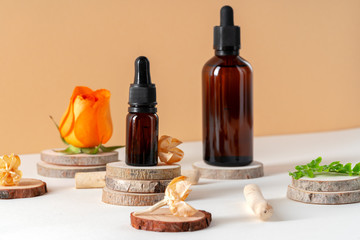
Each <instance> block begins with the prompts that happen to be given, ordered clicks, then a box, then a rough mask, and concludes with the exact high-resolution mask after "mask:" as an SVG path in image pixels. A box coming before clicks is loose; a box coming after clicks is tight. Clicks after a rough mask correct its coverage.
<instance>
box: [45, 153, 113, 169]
mask: <svg viewBox="0 0 360 240" xmlns="http://www.w3.org/2000/svg"><path fill="white" fill-rule="evenodd" d="M118 158H119V153H118V152H116V151H113V152H104V153H98V154H71V155H67V154H63V153H59V152H55V151H54V150H51V149H49V150H44V151H42V152H41V160H42V161H44V162H47V163H50V164H55V165H66V166H100V165H101V166H102V165H106V164H107V163H110V162H117V161H119V160H118Z"/></svg>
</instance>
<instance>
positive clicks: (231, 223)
mask: <svg viewBox="0 0 360 240" xmlns="http://www.w3.org/2000/svg"><path fill="white" fill-rule="evenodd" d="M181 148H182V149H183V150H184V152H185V158H184V159H183V160H182V161H181V165H182V167H183V169H189V168H191V164H192V163H193V162H195V161H199V160H201V159H202V157H201V156H202V146H201V143H200V142H187V143H184V144H182V145H181ZM123 156H124V151H123V150H121V151H120V159H123ZM318 156H322V157H323V162H324V163H329V162H331V161H335V160H340V161H344V162H353V163H355V162H358V161H360V129H351V130H344V131H336V132H325V133H314V134H301V135H284V136H270V137H257V138H255V159H256V160H257V161H261V162H263V163H264V166H265V176H264V177H262V178H258V179H251V180H231V181H227V180H222V181H215V180H205V179H201V180H200V182H199V185H196V186H193V187H192V189H193V191H192V193H191V194H190V196H189V197H188V203H190V204H191V205H192V206H194V207H195V208H197V209H203V210H206V211H208V212H210V213H212V217H213V221H212V223H211V225H210V227H209V228H207V229H204V230H201V231H196V232H187V233H156V232H147V231H141V230H136V229H133V228H132V227H131V226H130V217H129V214H130V212H132V211H135V210H138V209H142V208H143V207H125V206H114V205H109V204H105V203H103V202H101V194H102V190H101V189H75V188H74V185H75V183H74V179H56V178H46V177H42V176H39V175H37V173H36V162H37V161H39V159H40V156H39V154H29V155H22V156H21V159H22V165H21V170H22V171H23V173H24V176H23V177H26V178H38V179H41V180H43V181H45V182H46V183H47V187H48V193H47V194H45V195H43V196H41V197H35V198H28V199H14V200H1V201H0V219H1V220H0V240H12V239H37V240H39V239H54V240H55V239H62V240H64V239H77V240H79V239H88V240H90V239H104V240H110V239H123V240H127V239H129V240H130V239H131V240H134V239H139V240H140V239H141V240H144V239H167V240H169V239H171V240H175V239H185V238H186V239H203V240H205V239H206V240H209V239H224V238H227V239H228V238H232V239H246V240H249V239H342V238H344V239H347V240H348V239H360V231H359V230H358V227H359V224H360V204H348V205H337V206H325V205H310V204H302V203H298V202H294V201H291V200H289V199H287V198H286V189H287V185H288V184H289V183H290V177H289V176H288V174H287V171H288V170H291V169H292V168H293V167H294V166H295V165H298V164H299V163H307V162H309V161H310V160H311V159H314V158H316V157H318ZM248 183H256V184H258V185H259V186H260V187H261V189H262V191H263V194H264V196H265V198H267V199H268V200H269V202H270V203H271V205H272V206H273V207H274V215H273V218H272V219H271V220H270V221H268V222H262V221H260V220H258V219H257V218H256V217H254V216H253V215H252V212H251V210H250V209H249V208H248V207H247V205H246V203H245V200H244V196H243V193H242V191H243V187H244V186H245V185H246V184H248Z"/></svg>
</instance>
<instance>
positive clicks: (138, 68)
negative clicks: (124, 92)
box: [129, 56, 157, 113]
mask: <svg viewBox="0 0 360 240" xmlns="http://www.w3.org/2000/svg"><path fill="white" fill-rule="evenodd" d="M156 104H157V103H156V88H155V84H152V83H151V78H150V63H149V60H148V59H147V58H146V57H142V56H141V57H138V58H137V59H136V60H135V78H134V83H133V84H130V90H129V105H130V107H129V112H138V113H156V107H155V105H156Z"/></svg>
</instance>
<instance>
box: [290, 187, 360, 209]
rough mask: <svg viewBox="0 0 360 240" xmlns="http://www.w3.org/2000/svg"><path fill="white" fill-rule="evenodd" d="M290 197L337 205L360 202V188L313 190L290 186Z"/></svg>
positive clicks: (300, 200)
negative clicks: (326, 190) (352, 189)
mask: <svg viewBox="0 0 360 240" xmlns="http://www.w3.org/2000/svg"><path fill="white" fill-rule="evenodd" d="M287 197H288V198H289V199H292V200H295V201H298V202H302V203H312V204H322V205H337V204H347V203H358V202H360V190H355V191H343V192H312V191H306V190H302V189H298V188H295V187H293V186H291V185H289V186H288V191H287Z"/></svg>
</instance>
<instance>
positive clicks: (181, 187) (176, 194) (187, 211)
mask: <svg viewBox="0 0 360 240" xmlns="http://www.w3.org/2000/svg"><path fill="white" fill-rule="evenodd" d="M190 186H191V183H190V182H189V181H187V177H185V176H180V177H177V178H174V179H173V180H172V181H171V182H170V183H169V185H168V186H167V187H166V190H165V197H164V199H163V200H162V201H160V202H158V203H156V204H155V205H153V206H152V207H150V208H148V209H145V210H142V211H138V212H135V213H134V214H135V215H138V214H145V213H150V212H153V211H155V210H156V209H158V208H160V207H162V206H164V205H168V206H169V210H170V212H171V213H172V214H173V215H175V216H179V217H190V216H192V215H194V214H195V213H196V212H197V210H196V209H195V208H193V207H191V206H190V205H189V204H187V203H185V202H184V200H185V199H186V198H187V197H188V196H189V193H190V192H191V190H190V189H189V188H190Z"/></svg>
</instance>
